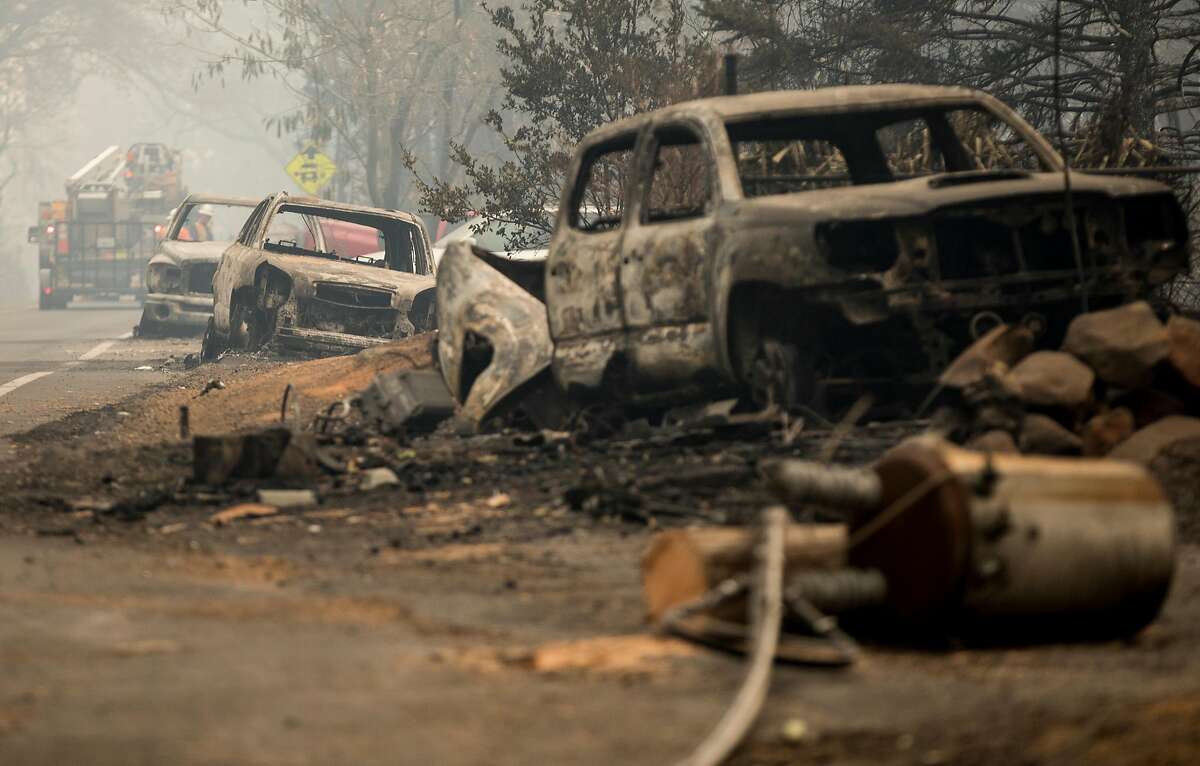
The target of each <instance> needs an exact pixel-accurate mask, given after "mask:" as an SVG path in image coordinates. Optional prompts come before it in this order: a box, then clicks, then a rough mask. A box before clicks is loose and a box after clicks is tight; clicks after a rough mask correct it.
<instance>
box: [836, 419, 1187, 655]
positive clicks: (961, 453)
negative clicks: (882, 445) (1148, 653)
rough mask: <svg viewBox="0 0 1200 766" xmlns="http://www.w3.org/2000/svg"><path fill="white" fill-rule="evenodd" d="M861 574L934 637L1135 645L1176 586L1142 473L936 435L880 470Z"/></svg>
mask: <svg viewBox="0 0 1200 766" xmlns="http://www.w3.org/2000/svg"><path fill="white" fill-rule="evenodd" d="M875 471H876V473H877V474H878V475H879V478H880V481H881V485H882V503H881V505H880V506H878V507H876V508H873V509H870V510H866V511H860V512H859V513H858V514H857V516H856V518H855V519H854V521H853V523H852V525H851V530H850V537H849V547H850V549H849V561H850V564H851V565H852V566H856V567H864V568H878V569H880V570H881V571H882V572H883V573H884V576H885V577H886V578H887V582H888V602H889V610H890V611H891V613H892V614H893V615H894V616H895V617H898V618H900V619H902V620H904V621H906V622H908V623H910V624H913V625H918V626H924V627H928V628H929V629H932V630H944V629H946V628H953V629H956V630H960V631H961V630H964V629H965V630H967V631H970V630H971V629H973V628H981V629H986V630H987V631H989V632H996V631H1001V632H1004V633H1009V632H1020V633H1026V632H1035V633H1070V634H1076V633H1082V634H1086V635H1089V636H1096V637H1101V636H1115V635H1128V634H1131V633H1134V632H1136V631H1138V630H1139V629H1141V628H1142V627H1144V626H1145V625H1146V624H1147V623H1149V622H1150V621H1151V620H1153V619H1154V618H1155V616H1156V615H1157V614H1158V612H1159V610H1160V609H1161V607H1162V603H1163V600H1164V599H1165V598H1166V595H1167V591H1168V589H1169V587H1170V583H1171V577H1172V574H1173V571H1174V562H1175V520H1174V514H1173V512H1172V509H1171V506H1170V504H1169V502H1168V501H1167V499H1166V497H1165V495H1164V494H1163V492H1162V489H1161V488H1160V487H1159V485H1158V483H1157V482H1156V481H1155V480H1154V478H1153V477H1152V476H1150V474H1149V473H1147V471H1146V470H1145V469H1144V468H1142V467H1141V466H1138V465H1134V464H1132V463H1123V462H1120V461H1115V460H1081V459H1066V458H1047V457H1028V456H1020V455H1008V454H991V455H985V454H983V453H979V452H973V451H967V450H963V449H960V448H957V447H955V446H953V445H950V444H948V443H946V442H944V441H941V440H939V439H936V438H933V437H922V438H918V439H914V440H911V441H908V442H905V443H904V444H901V445H900V446H898V447H896V448H895V449H893V450H892V451H890V452H889V453H887V454H886V455H885V456H884V457H883V458H882V459H881V460H880V461H879V462H878V463H877V464H876V466H875Z"/></svg>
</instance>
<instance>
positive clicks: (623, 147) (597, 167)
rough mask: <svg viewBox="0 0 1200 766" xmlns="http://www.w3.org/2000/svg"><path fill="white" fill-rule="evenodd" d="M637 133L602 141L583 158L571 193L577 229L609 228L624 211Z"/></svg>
mask: <svg viewBox="0 0 1200 766" xmlns="http://www.w3.org/2000/svg"><path fill="white" fill-rule="evenodd" d="M636 143H637V135H636V134H632V133H631V134H629V135H627V136H621V137H620V138H618V139H616V140H614V141H610V142H608V143H607V144H602V145H600V146H598V147H596V148H595V149H593V150H592V151H591V152H590V153H589V154H588V156H586V157H585V158H584V161H583V166H582V167H581V168H580V171H579V180H578V181H577V182H576V186H575V190H574V192H573V193H572V196H571V206H572V210H571V221H570V223H571V227H572V228H574V229H578V230H580V231H589V232H600V231H612V230H613V229H617V228H619V227H620V226H621V221H622V220H623V218H624V215H625V210H624V207H625V190H626V188H627V182H628V180H629V173H630V170H631V168H632V163H633V148H634V145H635V144H636Z"/></svg>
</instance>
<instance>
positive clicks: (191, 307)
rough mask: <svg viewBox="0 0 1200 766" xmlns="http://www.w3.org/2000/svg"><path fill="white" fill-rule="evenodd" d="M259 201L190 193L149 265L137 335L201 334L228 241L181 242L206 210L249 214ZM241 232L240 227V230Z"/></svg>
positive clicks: (210, 316)
mask: <svg viewBox="0 0 1200 766" xmlns="http://www.w3.org/2000/svg"><path fill="white" fill-rule="evenodd" d="M259 202H260V200H258V199H256V198H252V197H228V196H219V195H211V194H192V195H189V196H188V197H187V198H186V199H184V200H183V202H181V203H180V204H179V207H178V208H176V210H175V212H174V214H173V215H172V216H171V219H170V220H169V221H168V222H167V226H166V230H165V232H164V235H163V238H162V240H161V241H160V242H159V243H158V247H157V248H156V249H155V253H154V256H153V257H152V258H151V259H150V262H149V263H148V264H147V265H146V280H145V283H146V289H147V292H146V298H145V300H143V302H142V318H141V321H140V322H139V323H138V334H139V335H142V336H149V335H199V334H200V333H202V332H204V329H205V327H207V326H208V322H209V320H210V319H211V318H212V308H213V297H212V281H213V275H214V274H215V273H216V271H217V264H218V263H219V262H220V260H221V255H222V254H223V253H224V252H225V249H226V248H227V247H229V245H230V242H229V241H221V240H216V241H213V240H210V241H195V240H189V239H186V238H182V234H183V232H184V228H185V226H186V225H187V222H188V218H189V216H190V214H191V213H192V212H193V211H195V210H199V209H202V208H203V207H204V206H206V205H207V206H219V207H222V208H244V209H245V211H246V215H247V216H249V214H250V212H251V211H252V210H253V209H254V208H255V206H256V205H258V203H259ZM238 228H240V226H239V227H238Z"/></svg>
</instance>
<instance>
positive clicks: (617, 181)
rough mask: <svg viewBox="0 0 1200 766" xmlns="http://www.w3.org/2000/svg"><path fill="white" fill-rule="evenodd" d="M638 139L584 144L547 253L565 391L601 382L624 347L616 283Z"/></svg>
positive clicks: (558, 373)
mask: <svg viewBox="0 0 1200 766" xmlns="http://www.w3.org/2000/svg"><path fill="white" fill-rule="evenodd" d="M637 136H638V132H637V130H632V131H630V132H628V133H625V134H622V135H620V136H617V137H616V138H612V139H607V140H604V141H603V142H601V143H598V144H596V145H595V146H592V147H590V148H587V149H585V150H584V152H583V154H582V157H581V158H580V160H579V167H578V169H577V171H576V173H575V174H574V176H573V178H574V181H573V182H572V183H571V184H570V189H569V191H568V192H567V193H566V194H565V195H564V207H563V209H562V210H560V211H559V216H558V225H557V226H556V229H555V235H554V238H553V241H552V242H551V245H550V252H549V254H548V255H547V258H546V306H547V309H548V314H549V322H550V333H551V336H552V337H553V338H554V343H555V356H554V364H553V368H554V374H555V377H556V378H557V379H558V381H559V384H560V385H562V386H563V387H564V388H567V387H570V386H573V385H581V386H584V387H586V388H596V387H598V386H600V384H601V379H602V377H603V375H604V371H605V368H606V367H607V366H608V364H609V362H610V360H612V359H613V357H614V356H615V355H616V354H618V353H619V352H621V351H622V350H623V348H624V343H623V337H622V333H623V327H624V320H623V318H622V310H621V300H620V291H619V287H618V284H617V280H618V279H619V267H620V253H621V238H622V236H623V234H624V226H625V222H626V220H627V217H628V216H627V210H626V206H627V203H628V199H627V197H628V192H629V189H628V187H629V184H628V183H627V182H626V181H627V179H628V178H629V176H630V171H631V169H632V166H633V156H634V147H635V145H636V144H637Z"/></svg>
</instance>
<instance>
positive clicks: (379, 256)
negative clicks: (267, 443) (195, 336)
mask: <svg viewBox="0 0 1200 766" xmlns="http://www.w3.org/2000/svg"><path fill="white" fill-rule="evenodd" d="M213 295H214V301H215V302H214V306H213V318H212V321H211V322H210V323H209V326H208V330H207V332H206V333H205V336H204V349H203V356H204V357H205V358H206V359H213V358H215V357H216V356H217V355H218V354H220V353H221V352H222V351H224V350H226V349H228V348H231V347H232V348H238V349H255V348H259V347H261V346H263V345H264V344H266V343H268V342H274V343H276V344H278V345H279V346H281V347H283V348H285V349H292V350H297V351H307V352H316V353H348V352H353V351H357V350H360V349H363V348H366V347H368V346H372V345H376V344H380V343H386V342H388V341H390V340H392V339H394V338H401V337H406V336H408V335H412V334H413V333H414V332H419V331H424V330H429V329H432V328H433V326H434V321H435V315H434V308H433V302H434V297H435V291H434V279H433V263H432V259H431V257H430V244H429V237H428V235H427V234H426V233H425V228H424V226H422V225H421V222H420V220H419V219H417V218H416V217H414V216H412V215H409V214H408V213H402V212H398V211H394V210H376V209H373V208H365V207H359V206H355V205H345V204H340V203H336V202H329V201H327V200H320V199H315V198H311V197H293V196H290V195H289V194H287V193H286V192H280V193H278V194H275V195H272V196H270V197H267V198H266V199H265V200H263V201H262V202H260V203H259V204H258V206H257V207H255V209H254V212H253V213H251V215H250V217H249V218H248V219H247V220H246V223H245V225H244V226H243V227H242V230H241V233H240V234H238V237H237V239H236V240H235V241H234V243H233V244H232V245H230V246H229V248H228V249H227V250H226V251H225V253H224V254H223V255H222V256H221V262H220V265H219V266H218V267H217V271H216V274H215V275H214V277H213Z"/></svg>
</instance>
